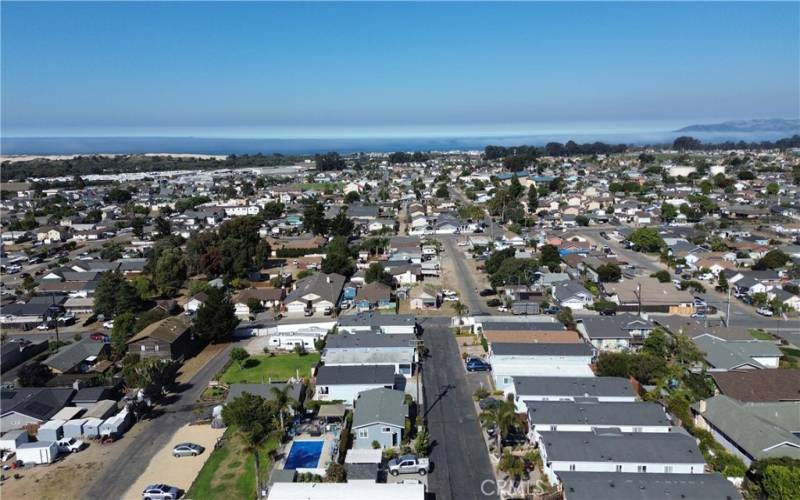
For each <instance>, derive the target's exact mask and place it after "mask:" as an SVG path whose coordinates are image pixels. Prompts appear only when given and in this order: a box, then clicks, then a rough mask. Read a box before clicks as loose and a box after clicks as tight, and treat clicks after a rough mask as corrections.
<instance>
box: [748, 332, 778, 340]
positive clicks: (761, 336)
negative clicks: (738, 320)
mask: <svg viewBox="0 0 800 500" xmlns="http://www.w3.org/2000/svg"><path fill="white" fill-rule="evenodd" d="M750 336H751V337H753V338H754V339H756V340H775V337H773V336H772V335H770V334H769V333H767V332H765V331H764V330H750Z"/></svg>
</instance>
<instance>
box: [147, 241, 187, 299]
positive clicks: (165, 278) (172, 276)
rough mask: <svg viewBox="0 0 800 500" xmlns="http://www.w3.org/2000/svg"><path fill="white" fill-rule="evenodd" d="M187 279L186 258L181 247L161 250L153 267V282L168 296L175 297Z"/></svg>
mask: <svg viewBox="0 0 800 500" xmlns="http://www.w3.org/2000/svg"><path fill="white" fill-rule="evenodd" d="M184 281H186V259H185V258H184V256H183V252H182V251H181V249H180V248H177V247H174V248H169V249H166V250H164V251H163V252H161V255H160V256H159V257H158V260H157V261H156V264H155V267H154V269H153V284H155V286H156V288H158V291H159V292H160V293H161V294H162V295H164V296H166V297H174V296H175V294H177V293H178V290H179V289H180V288H181V286H183V282H184Z"/></svg>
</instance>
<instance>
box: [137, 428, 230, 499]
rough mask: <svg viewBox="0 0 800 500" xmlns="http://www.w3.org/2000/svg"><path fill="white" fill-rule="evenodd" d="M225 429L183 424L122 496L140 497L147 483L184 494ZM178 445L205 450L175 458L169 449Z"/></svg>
mask: <svg viewBox="0 0 800 500" xmlns="http://www.w3.org/2000/svg"><path fill="white" fill-rule="evenodd" d="M224 432H225V429H212V428H211V426H210V425H185V426H183V427H181V428H180V429H178V431H177V432H176V433H175V434H173V436H172V439H170V440H169V442H168V443H167V444H165V445H164V446H162V447H161V449H160V450H158V452H157V453H156V454H155V456H154V457H153V458H152V459H151V460H150V465H148V467H147V469H146V470H145V471H144V472H143V473H142V474H141V475H140V476H139V477H138V479H136V480H135V481H133V483H132V484H131V486H130V488H128V491H126V492H125V494H123V495H122V498H123V499H125V500H129V499H130V500H135V499H139V498H141V497H142V491H144V489H145V487H146V486H147V485H150V484H159V483H165V484H168V485H170V486H175V487H176V488H179V489H181V490H183V491H187V490H188V489H189V487H190V486H191V485H192V482H194V479H195V478H196V477H197V474H198V473H200V469H202V468H203V464H205V463H206V460H208V457H210V456H211V452H212V451H214V443H216V442H217V438H219V437H220V436H222V434H223V433H224ZM178 443H194V444H199V445H200V446H202V447H204V448H205V451H204V452H203V453H202V454H201V455H199V456H196V457H181V458H175V457H173V456H172V448H174V447H175V445H177V444H178Z"/></svg>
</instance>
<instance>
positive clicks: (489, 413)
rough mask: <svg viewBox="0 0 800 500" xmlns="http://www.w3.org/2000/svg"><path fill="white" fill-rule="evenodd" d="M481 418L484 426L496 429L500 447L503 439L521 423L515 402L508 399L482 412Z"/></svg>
mask: <svg viewBox="0 0 800 500" xmlns="http://www.w3.org/2000/svg"><path fill="white" fill-rule="evenodd" d="M479 419H480V421H481V424H483V426H484V427H486V428H494V429H495V430H496V433H495V437H496V439H497V448H498V449H499V448H500V447H501V443H502V439H503V438H505V437H506V436H508V434H509V433H510V432H511V431H512V430H514V429H515V428H516V427H517V426H518V425H519V424H520V419H519V416H518V415H517V413H516V407H515V406H514V403H513V402H511V401H507V400H506V401H503V402H501V403H500V404H498V405H495V406H493V407H491V408H490V409H488V410H486V411H483V412H481V414H480V416H479Z"/></svg>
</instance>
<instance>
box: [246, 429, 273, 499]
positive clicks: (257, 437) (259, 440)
mask: <svg viewBox="0 0 800 500" xmlns="http://www.w3.org/2000/svg"><path fill="white" fill-rule="evenodd" d="M239 435H240V436H241V438H242V441H244V446H245V451H247V452H248V453H252V454H253V465H254V467H255V472H256V498H260V497H261V476H259V469H260V467H259V457H258V452H259V449H260V448H261V445H262V444H263V443H264V441H265V440H266V439H267V433H266V432H265V431H264V428H263V427H262V426H261V424H258V423H255V424H253V425H252V426H250V427H248V428H247V430H246V431H243V430H240V431H239Z"/></svg>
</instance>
